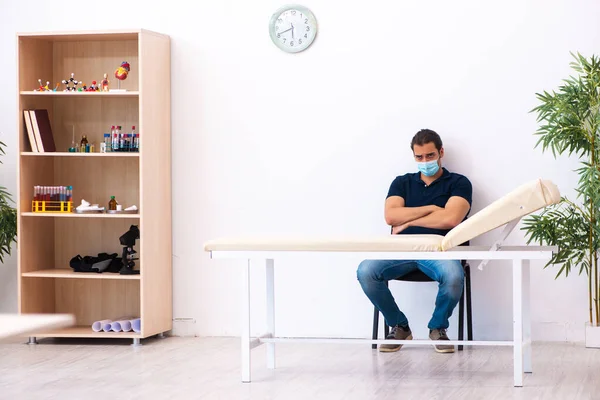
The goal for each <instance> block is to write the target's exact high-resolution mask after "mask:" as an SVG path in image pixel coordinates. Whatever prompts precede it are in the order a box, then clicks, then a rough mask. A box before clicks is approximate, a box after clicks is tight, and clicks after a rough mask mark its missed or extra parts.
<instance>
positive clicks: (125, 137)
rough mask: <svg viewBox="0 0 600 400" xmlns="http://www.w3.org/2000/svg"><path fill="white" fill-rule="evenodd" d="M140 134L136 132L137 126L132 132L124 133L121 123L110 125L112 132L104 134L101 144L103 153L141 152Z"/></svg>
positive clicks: (133, 127) (132, 128)
mask: <svg viewBox="0 0 600 400" xmlns="http://www.w3.org/2000/svg"><path fill="white" fill-rule="evenodd" d="M139 151H140V134H139V133H135V126H132V127H131V132H130V133H123V132H122V130H121V126H120V125H113V126H111V127H110V133H105V134H104V141H103V143H101V145H100V152H101V153H110V152H139Z"/></svg>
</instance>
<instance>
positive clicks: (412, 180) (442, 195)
mask: <svg viewBox="0 0 600 400" xmlns="http://www.w3.org/2000/svg"><path fill="white" fill-rule="evenodd" d="M442 170H443V171H444V172H443V173H442V176H440V177H439V178H438V179H436V180H435V181H433V182H432V183H431V185H429V186H427V185H426V184H425V182H423V180H421V173H420V172H416V173H412V174H404V175H401V176H398V177H396V179H394V181H393V182H392V184H391V185H390V189H389V191H388V195H387V197H390V196H400V197H402V198H403V199H404V205H405V206H406V207H422V206H429V205H432V204H434V205H436V206H438V207H445V206H446V203H447V202H448V199H449V198H450V197H452V196H460V197H462V198H464V199H465V200H467V201H468V202H469V206H471V204H472V196H473V187H472V186H471V182H470V181H469V179H467V177H465V176H464V175H460V174H456V173H454V172H448V170H447V169H446V168H442ZM469 211H470V209H469ZM467 215H468V213H467ZM466 218H467V217H466V216H465V219H466ZM448 232H450V230H449V229H432V228H423V227H420V226H411V227H408V228H406V229H405V230H403V231H402V232H400V233H401V234H408V235H416V234H433V235H446V233H448Z"/></svg>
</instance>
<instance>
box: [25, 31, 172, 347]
mask: <svg viewBox="0 0 600 400" xmlns="http://www.w3.org/2000/svg"><path fill="white" fill-rule="evenodd" d="M17 40H18V68H17V71H18V72H17V74H18V76H17V82H18V85H19V86H18V93H17V96H18V104H19V110H18V111H19V112H18V115H17V127H18V132H19V168H18V190H17V203H18V206H17V207H18V218H19V220H18V245H17V251H18V270H19V278H18V283H19V285H18V286H19V287H18V302H19V312H20V313H24V314H38V313H57V314H58V313H60V314H65V313H67V314H73V315H74V316H75V319H76V326H74V327H70V328H66V329H59V330H53V331H48V332H37V333H35V334H34V335H33V336H34V337H82V338H83V337H85V338H95V337H97V338H129V339H133V340H134V343H136V342H139V341H140V339H143V338H146V337H149V336H153V335H157V334H160V333H163V332H166V331H169V330H171V329H172V266H171V265H172V259H171V253H172V252H171V144H170V142H171V139H170V138H171V132H170V130H171V116H170V108H171V106H170V87H169V82H170V75H171V71H170V39H169V37H168V36H166V35H163V34H159V33H156V32H151V31H148V30H143V29H140V30H126V31H105V32H49V33H20V34H17ZM122 61H128V62H129V64H130V65H131V71H130V72H129V75H128V77H127V79H126V80H124V81H122V82H121V87H120V88H121V89H127V91H126V92H96V93H94V92H64V91H63V89H64V85H63V84H60V86H59V89H58V91H56V92H36V91H34V90H33V89H34V88H36V87H37V86H38V79H41V80H42V81H43V82H44V83H45V82H46V81H50V83H51V85H50V86H51V87H54V86H55V85H56V83H58V82H61V81H62V80H63V79H68V78H69V77H70V76H71V73H75V79H76V80H78V81H82V82H85V83H86V84H88V85H89V84H91V82H92V80H96V81H97V82H100V80H101V79H102V77H103V75H104V74H105V73H106V74H107V75H108V79H109V80H110V88H113V89H114V88H116V87H117V79H116V78H114V71H115V69H116V68H117V67H118V66H119V65H120V64H121V62H122ZM36 108H37V109H41V108H43V109H47V110H48V114H49V117H50V122H51V126H52V132H53V136H54V141H55V143H56V149H57V151H56V152H52V153H36V152H32V149H31V146H30V144H29V138H28V134H27V131H26V127H25V123H24V118H23V110H26V109H36ZM111 125H121V126H122V127H123V128H124V130H125V131H127V130H128V129H129V128H131V126H132V125H135V127H136V131H137V132H139V133H140V151H139V153H69V152H68V151H67V150H68V148H69V147H70V145H71V142H72V138H73V132H74V133H75V140H76V141H79V140H80V139H81V136H82V135H86V136H87V138H88V140H89V141H90V142H93V143H95V144H96V146H95V147H96V151H99V147H100V146H99V144H100V142H101V141H102V139H103V134H104V133H106V132H109V131H110V126H111ZM36 185H41V186H59V185H60V186H69V185H70V186H73V200H74V205H75V206H77V205H78V204H79V203H80V202H81V200H82V199H85V200H87V201H89V202H90V203H100V204H102V205H104V206H107V204H108V200H109V199H110V196H115V197H116V199H117V200H118V201H119V203H120V204H122V205H123V206H124V207H128V206H131V205H136V206H137V207H138V209H139V213H138V214H116V215H115V214H75V213H70V214H58V213H34V212H32V210H31V200H32V196H33V187H34V186H36ZM131 225H137V226H138V227H139V230H140V239H139V240H138V241H137V242H136V245H135V250H136V251H137V252H138V256H139V258H140V259H139V260H136V269H139V270H140V274H139V275H120V274H115V273H106V272H105V273H100V274H96V273H76V272H73V270H72V269H70V267H69V261H70V260H71V258H73V257H74V256H76V255H78V254H79V255H81V256H86V255H91V256H96V255H97V254H98V253H102V252H106V253H117V254H119V256H120V255H121V253H122V246H121V244H120V242H119V238H120V236H121V235H123V234H124V233H125V232H127V231H128V230H129V228H130V226H131ZM123 316H139V317H140V318H141V325H142V329H141V333H139V334H138V333H135V332H94V331H93V330H92V328H91V325H92V323H93V322H94V321H97V320H102V319H111V318H119V317H123Z"/></svg>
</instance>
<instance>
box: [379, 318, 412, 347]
mask: <svg viewBox="0 0 600 400" xmlns="http://www.w3.org/2000/svg"><path fill="white" fill-rule="evenodd" d="M412 338H413V337H412V332H411V331H410V328H409V327H406V328H403V327H401V326H400V325H396V326H394V327H393V328H392V331H391V332H390V333H389V335H387V336H386V339H392V340H412ZM401 348H402V345H401V344H382V345H380V346H379V351H382V352H384V353H391V352H393V351H398V350H400V349H401Z"/></svg>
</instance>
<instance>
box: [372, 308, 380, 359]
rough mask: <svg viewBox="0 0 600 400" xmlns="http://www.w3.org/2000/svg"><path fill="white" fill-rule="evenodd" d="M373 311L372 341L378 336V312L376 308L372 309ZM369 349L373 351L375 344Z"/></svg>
mask: <svg viewBox="0 0 600 400" xmlns="http://www.w3.org/2000/svg"><path fill="white" fill-rule="evenodd" d="M373 310H374V311H373V340H377V336H378V335H379V310H378V309H377V307H373ZM371 348H372V349H373V350H375V349H376V348H377V344H375V343H373V344H372V345H371Z"/></svg>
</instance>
